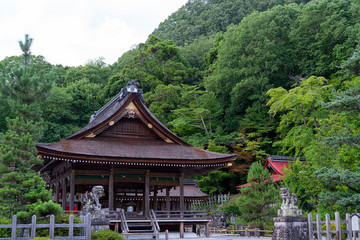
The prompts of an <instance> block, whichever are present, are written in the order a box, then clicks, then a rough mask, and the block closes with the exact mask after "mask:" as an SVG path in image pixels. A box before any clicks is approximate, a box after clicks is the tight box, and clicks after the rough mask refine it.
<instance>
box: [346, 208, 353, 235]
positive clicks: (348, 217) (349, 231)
mask: <svg viewBox="0 0 360 240" xmlns="http://www.w3.org/2000/svg"><path fill="white" fill-rule="evenodd" d="M346 230H347V231H348V235H347V236H348V238H347V239H348V240H352V222H351V217H350V213H347V214H346Z"/></svg>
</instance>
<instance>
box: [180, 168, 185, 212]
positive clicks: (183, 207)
mask: <svg viewBox="0 0 360 240" xmlns="http://www.w3.org/2000/svg"><path fill="white" fill-rule="evenodd" d="M179 181H180V212H181V217H183V215H184V210H185V200H184V172H182V173H181V177H180V178H179Z"/></svg>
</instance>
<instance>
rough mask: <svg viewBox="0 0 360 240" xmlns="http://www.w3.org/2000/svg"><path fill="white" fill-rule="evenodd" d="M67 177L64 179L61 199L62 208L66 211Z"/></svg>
mask: <svg viewBox="0 0 360 240" xmlns="http://www.w3.org/2000/svg"><path fill="white" fill-rule="evenodd" d="M66 194H67V192H66V178H64V179H63V180H62V190H61V201H62V203H61V204H62V208H63V210H64V211H65V210H66Z"/></svg>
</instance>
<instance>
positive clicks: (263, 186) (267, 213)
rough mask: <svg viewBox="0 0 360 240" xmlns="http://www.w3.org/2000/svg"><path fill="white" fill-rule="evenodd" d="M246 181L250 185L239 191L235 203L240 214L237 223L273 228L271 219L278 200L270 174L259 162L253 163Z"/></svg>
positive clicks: (274, 214)
mask: <svg viewBox="0 0 360 240" xmlns="http://www.w3.org/2000/svg"><path fill="white" fill-rule="evenodd" d="M247 181H248V183H251V185H250V186H249V187H244V188H242V189H241V194H240V197H239V198H238V199H237V201H236V203H237V206H238V209H239V212H240V216H239V217H238V221H239V223H240V224H242V225H250V226H251V227H257V228H260V229H269V228H271V227H272V226H273V221H272V218H273V217H275V216H276V209H277V206H276V203H277V200H278V199H279V198H280V197H279V193H278V191H277V190H276V188H275V185H274V183H273V181H272V180H271V179H270V173H269V171H268V170H267V169H264V170H263V167H262V164H261V162H255V163H253V164H252V165H251V167H250V170H249V172H248V176H247Z"/></svg>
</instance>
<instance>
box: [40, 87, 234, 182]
mask: <svg viewBox="0 0 360 240" xmlns="http://www.w3.org/2000/svg"><path fill="white" fill-rule="evenodd" d="M141 94H142V92H141V91H140V90H138V88H137V86H136V84H135V83H134V82H132V83H128V85H127V86H126V87H125V88H123V89H122V90H121V91H120V92H119V94H117V95H116V96H115V97H114V98H113V99H111V100H110V101H109V102H108V103H107V104H105V105H104V106H103V107H102V108H101V109H99V110H98V111H97V112H95V114H94V115H93V116H92V117H91V120H90V122H89V123H88V124H87V125H86V126H85V127H84V128H82V129H81V130H79V131H78V132H76V133H74V134H73V135H71V136H70V137H68V138H66V139H63V140H61V141H59V142H56V143H50V144H36V147H37V150H38V153H39V155H41V156H42V157H43V159H44V160H45V164H47V163H48V162H50V161H52V162H53V161H68V162H74V163H96V164H111V165H114V164H118V165H150V166H177V167H198V168H206V167H208V168H209V169H208V170H209V171H210V168H211V170H215V169H216V168H219V167H224V166H225V165H227V163H228V162H230V161H233V160H235V158H236V155H233V154H222V153H215V152H210V151H206V150H202V149H199V148H195V147H192V146H191V145H190V144H188V143H186V142H185V141H183V140H182V139H181V138H179V137H178V136H176V135H175V134H174V133H172V132H171V131H170V130H169V129H168V128H166V127H165V126H164V125H163V124H162V123H161V122H160V121H159V120H158V119H157V118H156V117H155V116H154V115H153V114H152V113H151V112H150V111H149V109H148V108H147V107H146V105H145V103H144V100H143V98H142V95H141ZM189 175H194V173H192V174H189Z"/></svg>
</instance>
